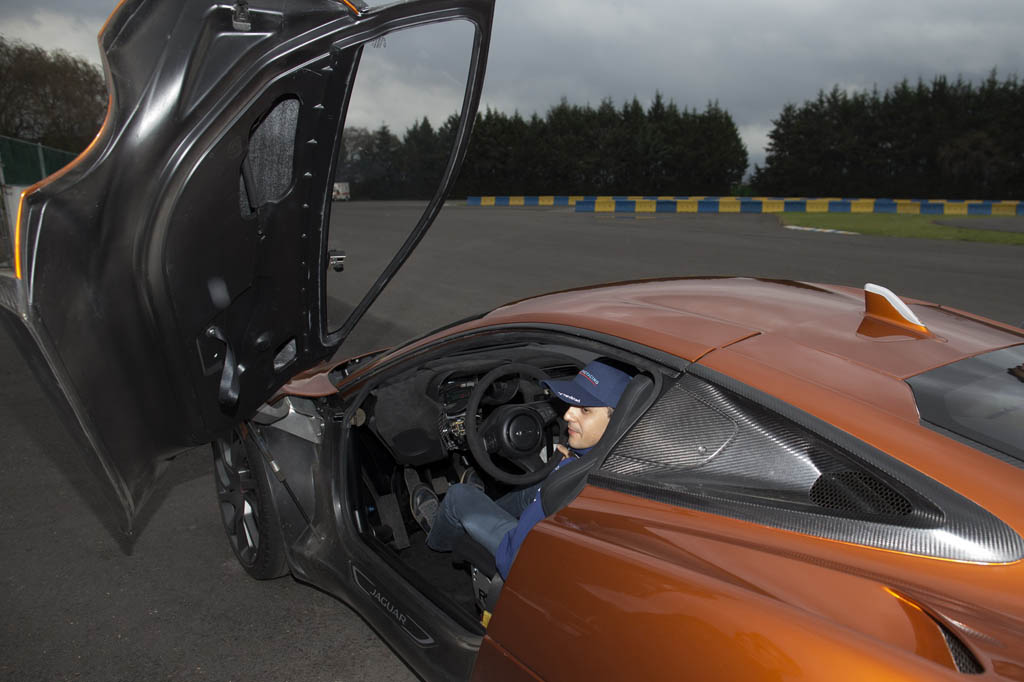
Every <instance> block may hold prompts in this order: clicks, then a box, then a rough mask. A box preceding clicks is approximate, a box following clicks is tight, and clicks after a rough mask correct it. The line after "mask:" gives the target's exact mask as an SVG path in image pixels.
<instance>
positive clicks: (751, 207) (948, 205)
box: [466, 195, 1024, 216]
mask: <svg viewBox="0 0 1024 682" xmlns="http://www.w3.org/2000/svg"><path fill="white" fill-rule="evenodd" d="M466 204H467V205H468V206H566V207H571V208H574V209H575V211H576V212H577V213H782V212H792V213H898V214H906V215H937V216H941V215H956V216H964V215H980V216H1024V201H970V200H946V199H839V198H806V197H800V198H793V197H753V198H751V197H680V196H671V197H669V196H660V197H659V196H596V195H589V196H588V195H566V196H553V195H550V196H494V197H469V198H467V199H466Z"/></svg>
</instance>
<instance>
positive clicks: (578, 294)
mask: <svg viewBox="0 0 1024 682" xmlns="http://www.w3.org/2000/svg"><path fill="white" fill-rule="evenodd" d="M904 300H905V301H906V302H907V303H908V304H909V307H910V308H911V310H913V311H914V312H915V313H916V314H917V316H918V317H919V318H920V320H921V321H922V323H923V324H924V325H925V326H926V327H927V328H928V330H929V331H930V332H931V333H930V334H922V333H918V332H915V331H913V330H910V329H906V328H903V327H899V326H896V325H888V324H884V323H882V322H878V321H877V320H870V319H869V320H868V321H867V323H865V307H864V305H865V304H864V292H863V291H862V290H860V289H854V288H851V287H843V286H836V285H818V284H809V283H806V282H796V281H788V280H769V279H757V278H744V277H715V278H679V279H659V280H644V281H637V282H626V283H618V284H608V285H600V286H594V287H587V288H582V289H574V290H569V291H563V292H558V293H554V294H548V295H545V296H539V297H536V298H531V299H526V300H523V301H519V302H516V303H512V304H509V305H507V306H503V307H501V308H498V309H496V310H494V311H493V312H491V313H490V314H489V315H487V316H485V317H484V318H482V319H481V320H480V322H483V323H486V324H501V323H514V322H522V321H526V320H527V319H530V320H533V321H536V322H548V321H552V322H555V321H557V322H558V323H559V324H568V325H571V326H578V327H581V328H586V329H591V330H594V331H604V332H610V333H616V335H619V336H623V337H624V338H628V339H630V340H631V341H636V342H639V343H642V344H644V345H648V346H651V347H654V348H658V349H659V350H664V351H667V352H671V353H674V354H676V355H678V356H679V357H682V358H684V359H686V360H689V361H696V360H698V359H699V357H701V356H702V355H704V354H706V353H707V352H710V351H711V350H714V349H715V348H722V347H725V346H731V345H733V344H736V343H740V342H744V343H746V342H745V340H746V339H750V338H752V337H755V336H772V337H777V338H779V339H785V340H786V341H787V342H788V343H789V344H790V345H793V346H803V347H806V348H808V349H811V350H813V351H817V352H818V353H824V354H828V355H832V356H835V357H838V358H843V359H846V360H848V361H850V362H852V363H855V364H857V365H860V366H862V367H864V368H867V369H870V370H872V371H876V372H881V373H883V374H886V375H889V376H892V377H895V378H899V379H904V378H906V377H909V376H913V375H916V374H920V373H921V372H925V371H927V370H929V369H932V368H935V367H939V366H942V365H946V364H949V363H951V362H956V361H957V360H960V359H962V358H965V357H971V356H974V355H977V354H979V353H982V352H985V351H988V350H993V349H996V348H1004V347H1007V346H1012V345H1015V344H1018V343H1022V342H1024V331H1021V330H1016V329H1014V328H1013V327H1010V326H1008V325H1002V324H1000V323H998V322H992V321H986V320H983V319H980V318H977V317H974V316H968V315H965V314H963V313H961V312H960V311H956V310H953V309H949V308H944V307H941V306H937V305H935V304H932V303H928V302H925V301H917V300H914V299H904Z"/></svg>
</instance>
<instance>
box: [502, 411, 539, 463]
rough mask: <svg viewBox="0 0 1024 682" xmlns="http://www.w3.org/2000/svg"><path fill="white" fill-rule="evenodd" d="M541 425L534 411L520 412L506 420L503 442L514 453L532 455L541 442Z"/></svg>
mask: <svg viewBox="0 0 1024 682" xmlns="http://www.w3.org/2000/svg"><path fill="white" fill-rule="evenodd" d="M542 431H543V429H542V425H541V424H540V420H539V419H538V418H537V416H536V413H534V412H533V411H532V410H531V411H530V412H525V411H523V412H520V413H519V414H517V415H515V416H513V417H512V418H511V419H509V420H508V421H507V422H506V428H505V438H504V441H505V443H503V444H504V445H507V446H508V450H511V451H512V452H514V453H515V454H517V455H518V454H522V455H532V454H533V453H535V452H536V451H537V449H538V448H540V446H541V444H542V442H543V441H542V436H543V433H542Z"/></svg>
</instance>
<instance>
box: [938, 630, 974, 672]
mask: <svg viewBox="0 0 1024 682" xmlns="http://www.w3.org/2000/svg"><path fill="white" fill-rule="evenodd" d="M939 628H940V629H941V630H942V636H943V638H945V640H946V646H948V647H949V653H950V654H952V656H953V663H954V664H955V665H956V669H957V671H959V672H962V673H967V674H968V675H980V674H981V673H983V672H985V669H984V668H982V667H981V663H979V662H978V659H977V658H975V657H974V654H972V653H971V650H970V649H968V648H967V645H966V644H964V643H963V642H961V641H960V638H959V637H957V636H956V635H954V634H953V633H952V632H950V631H949V628H947V627H946V626H945V625H943V624H942V623H939Z"/></svg>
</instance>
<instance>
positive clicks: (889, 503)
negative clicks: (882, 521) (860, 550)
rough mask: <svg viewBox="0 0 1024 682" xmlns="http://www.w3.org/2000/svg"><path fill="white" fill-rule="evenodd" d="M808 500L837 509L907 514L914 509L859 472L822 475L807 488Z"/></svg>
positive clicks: (886, 488) (871, 478)
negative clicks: (808, 490) (808, 492)
mask: <svg viewBox="0 0 1024 682" xmlns="http://www.w3.org/2000/svg"><path fill="white" fill-rule="evenodd" d="M810 498H811V501H812V502H814V503H815V504H817V505H818V506H820V507H825V508H826V509H834V510H836V511H839V512H857V513H862V514H877V515H879V516H907V515H908V514H910V513H911V512H912V511H913V510H914V508H913V506H912V505H911V504H910V500H908V499H907V498H906V497H904V496H903V495H900V494H899V493H898V492H896V491H895V490H893V488H892V487H890V486H888V485H886V484H885V483H883V482H882V481H880V480H879V479H878V478H877V477H875V476H871V475H870V474H866V473H864V472H861V471H839V472H836V473H829V474H823V475H822V476H821V477H820V478H819V479H818V480H817V481H815V482H814V485H813V486H811V491H810Z"/></svg>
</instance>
